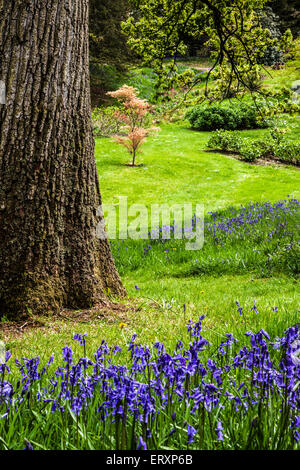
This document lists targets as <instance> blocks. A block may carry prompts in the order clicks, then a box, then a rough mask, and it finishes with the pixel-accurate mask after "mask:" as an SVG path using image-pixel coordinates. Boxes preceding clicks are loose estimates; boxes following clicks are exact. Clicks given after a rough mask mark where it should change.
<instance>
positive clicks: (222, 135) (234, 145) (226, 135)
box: [207, 129, 243, 152]
mask: <svg viewBox="0 0 300 470" xmlns="http://www.w3.org/2000/svg"><path fill="white" fill-rule="evenodd" d="M242 142H243V139H242V137H241V136H240V133H239V132H238V131H225V130H223V129H220V130H219V131H216V132H214V133H213V135H212V136H211V138H210V140H209V141H208V144H207V146H208V147H209V148H217V149H221V150H226V151H234V152H238V151H239V150H240V147H241V145H242Z"/></svg>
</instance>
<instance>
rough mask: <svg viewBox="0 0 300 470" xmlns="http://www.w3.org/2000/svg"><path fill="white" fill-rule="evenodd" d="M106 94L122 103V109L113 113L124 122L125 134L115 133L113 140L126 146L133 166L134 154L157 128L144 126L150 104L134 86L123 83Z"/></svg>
mask: <svg viewBox="0 0 300 470" xmlns="http://www.w3.org/2000/svg"><path fill="white" fill-rule="evenodd" d="M107 94H108V95H110V96H111V97H113V98H115V99H117V100H118V101H119V102H120V103H122V109H120V110H118V111H116V113H115V115H116V117H117V118H118V119H120V121H122V122H123V123H124V126H122V129H123V130H124V131H125V132H126V135H125V136H120V135H116V136H115V141H116V142H117V143H119V144H122V145H124V146H125V147H126V149H127V150H128V152H129V153H130V155H131V156H132V163H131V166H135V160H136V155H137V153H138V152H139V151H140V150H141V146H142V145H143V143H144V142H145V139H146V137H147V136H148V135H149V134H150V133H151V132H154V131H157V130H159V128H156V127H150V128H145V127H144V126H145V123H146V120H147V117H148V113H149V111H150V105H149V103H147V101H146V100H142V99H141V98H139V97H138V96H137V90H136V89H135V88H134V87H131V86H128V85H123V86H122V87H121V88H120V89H119V90H117V91H109V92H108V93H107Z"/></svg>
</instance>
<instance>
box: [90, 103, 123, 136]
mask: <svg viewBox="0 0 300 470" xmlns="http://www.w3.org/2000/svg"><path fill="white" fill-rule="evenodd" d="M117 109H118V108H117V107H115V106H108V107H102V108H95V109H94V110H93V112H92V123H93V132H94V136H95V137H110V136H112V135H113V134H117V133H118V132H119V131H120V127H121V121H120V119H118V118H117V117H116V114H115V113H116V111H117Z"/></svg>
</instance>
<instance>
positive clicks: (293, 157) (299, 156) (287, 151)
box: [273, 139, 300, 165]
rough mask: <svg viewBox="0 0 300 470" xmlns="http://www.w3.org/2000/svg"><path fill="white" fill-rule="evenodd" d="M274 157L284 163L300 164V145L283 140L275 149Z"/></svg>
mask: <svg viewBox="0 0 300 470" xmlns="http://www.w3.org/2000/svg"><path fill="white" fill-rule="evenodd" d="M273 153H274V157H275V158H276V159H277V160H279V161H281V162H283V163H293V164H294V165H299V164H300V143H299V142H291V141H287V140H285V139H284V140H283V141H282V142H280V144H278V145H275V146H274V147H273Z"/></svg>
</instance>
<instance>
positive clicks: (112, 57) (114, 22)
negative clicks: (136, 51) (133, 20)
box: [89, 0, 131, 66]
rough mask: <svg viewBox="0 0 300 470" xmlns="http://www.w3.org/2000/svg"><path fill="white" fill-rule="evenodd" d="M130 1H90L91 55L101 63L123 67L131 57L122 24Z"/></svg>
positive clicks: (127, 12)
mask: <svg viewBox="0 0 300 470" xmlns="http://www.w3.org/2000/svg"><path fill="white" fill-rule="evenodd" d="M129 12H130V0H101V1H100V0H90V26H89V28H90V55H91V57H92V58H93V59H94V60H98V61H99V62H101V63H109V64H115V65H117V66H122V64H123V63H124V61H126V59H127V60H128V58H129V57H130V55H131V51H130V49H129V48H128V46H127V43H126V42H127V41H126V36H125V34H124V33H123V31H122V29H121V22H122V21H125V20H126V19H127V16H128V14H129Z"/></svg>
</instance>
